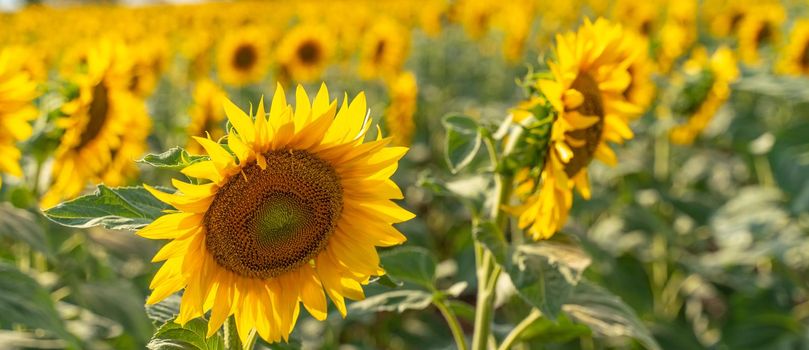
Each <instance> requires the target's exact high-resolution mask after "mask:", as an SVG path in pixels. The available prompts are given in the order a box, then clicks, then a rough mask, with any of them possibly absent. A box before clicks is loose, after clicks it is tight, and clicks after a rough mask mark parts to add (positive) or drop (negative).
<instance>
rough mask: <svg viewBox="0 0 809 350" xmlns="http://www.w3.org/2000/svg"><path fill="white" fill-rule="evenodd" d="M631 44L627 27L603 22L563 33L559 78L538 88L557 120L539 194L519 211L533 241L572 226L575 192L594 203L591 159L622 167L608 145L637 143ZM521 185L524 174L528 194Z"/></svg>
mask: <svg viewBox="0 0 809 350" xmlns="http://www.w3.org/2000/svg"><path fill="white" fill-rule="evenodd" d="M632 44H633V42H632V41H629V40H626V39H625V32H624V30H623V29H622V28H621V26H620V25H616V24H612V23H610V22H608V21H606V20H604V19H598V20H596V21H595V22H594V23H593V22H590V21H589V20H585V22H584V25H583V26H582V27H581V28H579V30H578V32H575V33H567V34H565V35H557V37H556V47H555V53H556V61H552V62H549V63H548V66H549V68H550V70H551V72H552V75H553V80H539V81H538V83H537V86H538V89H539V91H541V93H542V95H543V96H544V98H545V99H547V102H548V103H549V104H550V105H551V106H552V108H553V110H554V111H555V113H556V114H557V117H556V119H555V121H554V122H553V126H552V128H551V135H550V143H549V148H548V152H547V156H546V160H545V162H544V167H543V169H542V170H541V173H540V175H539V179H538V180H539V182H538V184H539V186H538V190H537V191H536V192H534V193H533V194H530V195H527V196H524V197H525V198H524V200H523V204H522V205H521V206H520V207H519V208H518V209H517V213H519V226H520V227H522V228H525V229H527V230H528V233H529V234H530V235H531V236H532V238H533V239H535V240H537V239H545V238H548V237H550V236H552V235H553V234H554V233H555V232H556V231H558V230H559V229H560V228H561V227H562V226H563V225H564V224H565V221H566V220H567V213H568V210H569V209H570V206H571V204H572V193H571V191H572V189H573V188H574V187H575V188H577V189H578V191H579V193H580V194H581V196H582V197H583V198H585V199H589V198H590V184H589V180H588V175H587V166H588V165H589V163H590V161H592V160H593V159H594V158H597V159H599V160H601V161H603V162H604V163H607V164H609V165H614V164H616V163H617V159H616V157H615V153H613V151H612V149H610V146H609V145H608V144H607V142H613V143H618V144H620V143H623V142H624V141H625V140H628V139H631V138H632V137H633V133H632V130H631V129H630V128H629V125H628V121H629V120H630V119H631V118H633V117H634V116H636V115H637V114H638V113H639V112H640V108H638V106H636V105H634V104H632V103H630V102H629V101H627V100H626V98H625V97H624V92H625V91H626V89H627V87H628V86H629V84H630V82H631V76H630V74H629V72H628V71H627V67H628V65H629V64H630V63H631V60H630V59H628V58H627V57H632V55H628V54H627V53H626V52H627V50H630V49H632V48H631V47H629V46H631V45H632ZM541 101H542V100H541V99H540V100H536V99H534V100H532V101H530V103H528V104H527V105H526V106H522V107H521V108H519V109H522V110H530V109H531V108H532V107H533V106H534V105H535V104H537V103H541ZM525 174H526V172H525V171H523V172H521V174H518V175H525ZM521 180H524V179H521V178H520V176H518V178H517V181H518V188H519V187H523V188H527V187H528V186H526V185H525V184H524V181H521ZM518 195H519V193H518Z"/></svg>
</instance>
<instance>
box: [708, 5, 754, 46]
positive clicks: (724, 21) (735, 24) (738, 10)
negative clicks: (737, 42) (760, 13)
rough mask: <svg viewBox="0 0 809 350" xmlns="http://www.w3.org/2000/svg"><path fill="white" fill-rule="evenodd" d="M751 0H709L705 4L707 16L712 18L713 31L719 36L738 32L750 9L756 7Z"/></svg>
mask: <svg viewBox="0 0 809 350" xmlns="http://www.w3.org/2000/svg"><path fill="white" fill-rule="evenodd" d="M752 5H753V4H752V2H751V1H747V0H744V1H741V0H736V1H721V2H720V1H708V2H706V4H705V5H704V6H703V7H704V9H705V12H706V17H707V18H709V19H710V27H711V31H712V32H713V33H714V35H716V36H719V37H727V36H730V35H734V34H736V32H737V31H738V30H739V24H740V23H741V22H742V20H743V19H744V17H745V16H747V13H748V12H750V9H752V8H754V6H752Z"/></svg>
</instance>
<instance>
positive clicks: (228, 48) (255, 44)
mask: <svg viewBox="0 0 809 350" xmlns="http://www.w3.org/2000/svg"><path fill="white" fill-rule="evenodd" d="M268 56H269V54H268V51H267V40H266V39H265V38H264V36H262V33H261V31H260V30H258V29H256V28H243V29H240V30H239V31H238V33H235V32H234V33H231V34H229V35H227V36H226V37H225V38H224V39H223V40H222V43H220V44H219V49H218V51H217V69H218V70H217V72H218V73H219V78H220V79H221V80H222V82H224V83H225V84H229V85H235V86H243V85H248V84H252V83H256V82H258V81H260V80H261V79H263V78H264V75H265V74H266V73H267V68H268V63H269V62H268V58H269V57H268Z"/></svg>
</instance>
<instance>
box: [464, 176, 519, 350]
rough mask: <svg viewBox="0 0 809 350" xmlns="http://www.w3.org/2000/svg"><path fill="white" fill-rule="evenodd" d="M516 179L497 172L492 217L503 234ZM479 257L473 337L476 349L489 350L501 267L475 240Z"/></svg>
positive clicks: (473, 345) (473, 347)
mask: <svg viewBox="0 0 809 350" xmlns="http://www.w3.org/2000/svg"><path fill="white" fill-rule="evenodd" d="M512 187H513V181H512V178H511V177H510V176H503V175H496V177H495V190H494V198H496V199H497V201H496V202H495V203H493V205H492V208H491V213H490V217H491V220H492V222H494V223H495V224H496V225H497V227H498V228H499V230H498V231H499V232H500V234H501V235H503V234H504V232H505V231H506V228H507V227H508V215H506V214H505V212H503V206H505V205H507V204H508V201H509V198H511V190H512ZM475 246H476V252H477V253H478V254H476V258H477V259H478V260H479V261H480V263H479V268H478V274H477V275H478V295H477V304H476V310H475V331H474V334H473V337H472V349H473V350H486V348H487V342H488V340H489V337H490V335H491V324H492V318H493V313H494V297H495V294H496V293H495V288H496V287H497V278H498V277H499V276H500V272H501V268H500V266H498V265H497V263H496V262H495V261H494V257H493V256H492V254H491V253H490V252H489V251H488V250H487V249H483V248H482V247H481V246H480V243H479V242H475Z"/></svg>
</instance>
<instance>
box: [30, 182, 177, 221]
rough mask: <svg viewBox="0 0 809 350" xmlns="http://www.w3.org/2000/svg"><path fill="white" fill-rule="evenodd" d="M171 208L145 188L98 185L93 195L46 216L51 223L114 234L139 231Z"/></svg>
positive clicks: (70, 202) (56, 208)
mask: <svg viewBox="0 0 809 350" xmlns="http://www.w3.org/2000/svg"><path fill="white" fill-rule="evenodd" d="M169 208H170V207H169V206H168V205H167V204H165V203H163V202H161V201H159V200H157V198H155V197H154V196H152V195H151V194H150V193H149V192H147V191H146V190H145V189H144V188H143V187H117V188H109V187H107V186H105V185H98V188H97V190H96V192H95V193H93V194H90V195H86V196H82V197H79V198H76V199H74V200H71V201H67V202H64V203H61V204H59V205H57V206H55V207H53V208H50V209H47V210H45V211H43V212H44V213H45V216H46V217H47V218H48V219H50V220H51V221H53V222H56V223H58V224H60V225H64V226H69V227H77V228H88V227H93V226H104V227H106V228H108V229H115V230H138V229H140V228H142V227H144V226H146V225H148V224H149V223H151V222H152V221H154V220H155V219H156V218H157V217H159V216H161V215H163V213H162V211H163V210H166V209H169Z"/></svg>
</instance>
